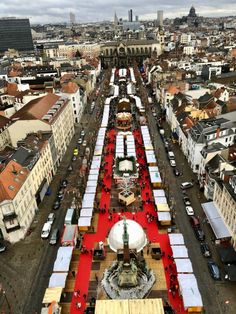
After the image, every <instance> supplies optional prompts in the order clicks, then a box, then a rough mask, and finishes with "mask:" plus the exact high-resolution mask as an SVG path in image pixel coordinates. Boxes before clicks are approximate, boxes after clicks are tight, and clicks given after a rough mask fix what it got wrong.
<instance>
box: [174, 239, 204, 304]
mask: <svg viewBox="0 0 236 314" xmlns="http://www.w3.org/2000/svg"><path fill="white" fill-rule="evenodd" d="M169 240H170V245H171V249H172V253H173V258H174V262H175V265H176V269H177V279H178V283H179V289H180V293H181V295H182V298H183V303H184V308H185V309H190V308H191V309H193V308H195V309H196V308H198V309H199V308H200V309H201V308H202V307H203V303H202V297H201V294H200V292H199V289H198V284H197V280H196V277H195V275H194V274H193V267H192V262H191V260H190V259H189V256H188V249H187V248H186V246H185V244H184V237H183V235H182V234H181V233H169Z"/></svg>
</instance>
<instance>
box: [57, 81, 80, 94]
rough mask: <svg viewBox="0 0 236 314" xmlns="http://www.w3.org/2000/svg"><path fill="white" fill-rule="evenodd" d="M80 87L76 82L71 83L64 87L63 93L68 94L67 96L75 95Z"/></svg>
mask: <svg viewBox="0 0 236 314" xmlns="http://www.w3.org/2000/svg"><path fill="white" fill-rule="evenodd" d="M78 89H79V87H78V85H77V84H76V83H74V82H69V83H67V84H65V85H63V87H62V89H61V91H62V93H66V94H74V93H76V92H77V91H78Z"/></svg>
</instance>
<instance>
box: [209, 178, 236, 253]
mask: <svg viewBox="0 0 236 314" xmlns="http://www.w3.org/2000/svg"><path fill="white" fill-rule="evenodd" d="M213 201H214V203H215V205H216V206H217V208H218V210H219V213H220V215H221V217H222V219H223V221H224V223H225V224H226V226H227V228H228V230H229V232H230V234H231V243H232V245H233V247H234V249H235V250H236V175H233V176H230V178H229V181H228V182H227V181H226V182H224V181H217V182H216V184H215V189H214V196H213Z"/></svg>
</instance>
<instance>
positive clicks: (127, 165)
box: [119, 160, 134, 171]
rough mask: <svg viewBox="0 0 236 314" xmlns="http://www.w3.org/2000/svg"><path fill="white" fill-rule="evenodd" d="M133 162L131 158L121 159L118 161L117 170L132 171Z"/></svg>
mask: <svg viewBox="0 0 236 314" xmlns="http://www.w3.org/2000/svg"><path fill="white" fill-rule="evenodd" d="M133 169H134V168H133V162H132V161H131V160H122V161H120V162H119V171H133Z"/></svg>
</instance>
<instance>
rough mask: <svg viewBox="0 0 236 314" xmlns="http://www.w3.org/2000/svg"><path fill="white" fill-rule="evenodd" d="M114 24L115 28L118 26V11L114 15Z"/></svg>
mask: <svg viewBox="0 0 236 314" xmlns="http://www.w3.org/2000/svg"><path fill="white" fill-rule="evenodd" d="M114 26H115V28H116V27H117V26H118V17H117V15H116V12H115V15H114Z"/></svg>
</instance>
